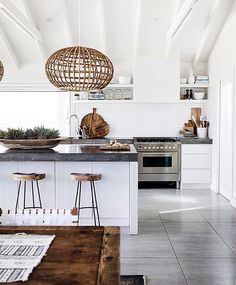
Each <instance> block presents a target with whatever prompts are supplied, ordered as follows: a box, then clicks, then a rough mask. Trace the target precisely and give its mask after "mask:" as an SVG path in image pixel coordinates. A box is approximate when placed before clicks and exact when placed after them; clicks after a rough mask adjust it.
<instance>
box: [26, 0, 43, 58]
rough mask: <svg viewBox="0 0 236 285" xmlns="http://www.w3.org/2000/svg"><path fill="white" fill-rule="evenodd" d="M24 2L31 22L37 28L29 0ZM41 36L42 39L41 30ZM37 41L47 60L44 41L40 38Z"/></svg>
mask: <svg viewBox="0 0 236 285" xmlns="http://www.w3.org/2000/svg"><path fill="white" fill-rule="evenodd" d="M23 4H24V6H25V10H26V14H27V16H28V18H29V20H30V21H31V23H32V24H33V25H34V26H35V28H36V24H35V21H34V18H33V15H32V11H31V9H30V6H29V2H28V0H23ZM36 29H37V28H36ZM38 31H39V29H38ZM39 32H40V31H39ZM40 38H41V39H42V35H41V32H40ZM36 43H37V45H38V48H39V51H40V54H41V57H42V60H43V62H45V60H46V59H47V56H46V52H45V47H44V44H43V42H42V41H39V40H36Z"/></svg>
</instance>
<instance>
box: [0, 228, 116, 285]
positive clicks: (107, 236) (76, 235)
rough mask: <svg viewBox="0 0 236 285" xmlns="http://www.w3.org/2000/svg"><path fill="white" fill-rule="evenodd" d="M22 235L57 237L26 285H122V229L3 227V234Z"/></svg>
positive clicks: (0, 231)
mask: <svg viewBox="0 0 236 285" xmlns="http://www.w3.org/2000/svg"><path fill="white" fill-rule="evenodd" d="M19 232H24V233H27V234H44V235H51V234H55V235H56V238H55V239H54V241H53V242H52V244H51V246H50V247H49V249H48V252H47V255H46V256H45V257H44V258H43V260H42V263H41V264H40V265H39V266H37V267H36V268H35V269H34V270H33V272H32V274H31V275H30V278H29V281H27V282H24V284H25V285H59V284H60V285H69V284H73V285H85V284H86V285H96V284H101V285H118V284H119V274H120V271H119V246H120V237H119V228H117V227H105V228H104V227H48V226H45V227H35V226H34V227H32V226H28V227H11V226H9V227H5V226H4V227H0V234H15V233H19ZM101 263H102V264H101ZM103 275H104V276H103ZM97 280H101V282H102V283H98V282H97ZM7 284H8V283H7ZM11 284H13V285H18V284H19V283H17V282H16V283H11Z"/></svg>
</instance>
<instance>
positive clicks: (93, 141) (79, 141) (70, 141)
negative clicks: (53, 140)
mask: <svg viewBox="0 0 236 285" xmlns="http://www.w3.org/2000/svg"><path fill="white" fill-rule="evenodd" d="M110 140H117V141H118V142H120V143H128V144H133V143H134V139H133V138H109V137H107V138H102V139H75V138H68V139H67V140H65V141H62V142H61V144H104V143H109V141H110Z"/></svg>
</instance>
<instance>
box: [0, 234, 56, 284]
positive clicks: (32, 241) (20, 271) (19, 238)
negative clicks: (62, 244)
mask: <svg viewBox="0 0 236 285" xmlns="http://www.w3.org/2000/svg"><path fill="white" fill-rule="evenodd" d="M54 238H55V235H27V234H24V233H19V234H14V235H11V234H7V235H0V283H4V282H6V283H10V282H17V281H27V280H28V278H29V275H30V273H31V272H32V271H33V269H34V267H36V266H37V265H39V264H40V262H41V260H42V258H43V257H44V256H45V255H46V252H47V250H48V248H49V246H50V244H51V242H52V241H53V239H54Z"/></svg>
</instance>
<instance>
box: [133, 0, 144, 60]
mask: <svg viewBox="0 0 236 285" xmlns="http://www.w3.org/2000/svg"><path fill="white" fill-rule="evenodd" d="M142 6H143V2H142V0H138V4H137V12H136V27H135V39H134V53H133V64H134V63H135V60H136V58H137V56H138V45H139V41H140V24H141V15H142V14H141V13H142Z"/></svg>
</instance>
